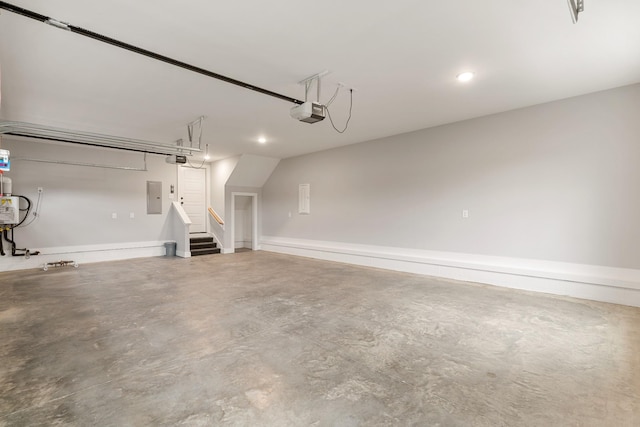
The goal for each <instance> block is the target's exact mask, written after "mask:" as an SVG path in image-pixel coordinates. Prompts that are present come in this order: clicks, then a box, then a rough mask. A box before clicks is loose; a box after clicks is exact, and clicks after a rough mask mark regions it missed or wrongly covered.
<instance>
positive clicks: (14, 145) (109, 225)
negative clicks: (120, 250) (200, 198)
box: [2, 137, 176, 248]
mask: <svg viewBox="0 0 640 427" xmlns="http://www.w3.org/2000/svg"><path fill="white" fill-rule="evenodd" d="M2 146H3V148H5V149H8V150H10V151H11V157H12V158H17V157H27V158H36V159H49V160H64V161H75V162H85V163H94V164H102V165H111V166H128V167H142V166H143V157H142V154H140V153H130V152H124V151H116V150H108V149H102V148H95V147H81V146H77V145H76V146H73V145H69V144H52V143H40V142H30V141H26V140H21V141H11V140H9V139H8V138H6V137H5V138H4V139H3V144H2ZM147 163H148V171H147V172H134V171H123V170H114V169H99V168H93V167H85V166H70V165H60V164H47V163H33V162H27V161H21V160H17V159H16V160H12V164H11V171H10V172H8V173H7V176H9V177H10V178H11V179H12V180H13V192H14V193H15V194H21V195H24V196H27V197H29V198H30V199H31V200H32V201H33V202H34V203H35V202H36V201H37V199H38V194H37V188H38V187H43V189H44V192H43V194H42V200H41V203H40V217H39V218H38V219H37V220H36V221H34V222H33V224H32V225H30V226H28V227H26V228H20V229H17V230H16V232H15V237H16V243H17V244H18V247H27V248H47V247H59V246H73V245H95V244H106V243H122V242H142V241H156V240H168V239H170V238H171V237H170V236H171V235H170V227H171V226H170V223H169V221H167V213H168V211H169V208H170V205H171V200H170V199H169V189H170V185H171V184H173V185H176V166H175V165H169V164H167V163H166V162H165V160H164V157H163V156H154V155H148V156H147ZM147 181H161V182H162V187H163V195H164V197H163V200H162V214H161V215H147V213H146V212H147V198H146V182H147ZM131 212H133V213H134V216H135V217H134V218H133V219H130V218H129V214H130V213H131ZM112 213H116V214H117V216H118V219H116V220H114V219H112V218H111V214H112Z"/></svg>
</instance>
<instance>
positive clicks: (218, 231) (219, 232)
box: [207, 207, 224, 253]
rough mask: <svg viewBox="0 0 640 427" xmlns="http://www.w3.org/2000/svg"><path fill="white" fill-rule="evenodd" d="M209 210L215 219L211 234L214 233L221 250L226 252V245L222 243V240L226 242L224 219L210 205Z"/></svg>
mask: <svg viewBox="0 0 640 427" xmlns="http://www.w3.org/2000/svg"><path fill="white" fill-rule="evenodd" d="M207 210H208V211H209V215H210V216H211V218H212V219H213V221H212V223H211V225H212V227H211V228H210V231H211V234H213V238H214V239H215V241H216V242H217V243H218V246H219V247H220V250H221V251H223V253H224V245H223V244H222V242H224V220H223V219H222V217H221V216H220V215H218V213H217V212H216V211H215V210H213V208H212V207H209V209H207Z"/></svg>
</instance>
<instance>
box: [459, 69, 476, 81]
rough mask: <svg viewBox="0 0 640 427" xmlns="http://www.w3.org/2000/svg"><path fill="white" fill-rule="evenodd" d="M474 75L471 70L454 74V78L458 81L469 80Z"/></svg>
mask: <svg viewBox="0 0 640 427" xmlns="http://www.w3.org/2000/svg"><path fill="white" fill-rule="evenodd" d="M474 76H475V73H472V72H471V71H465V72H464V73H460V74H458V75H457V76H456V79H458V81H459V82H468V81H469V80H471V79H473V77H474Z"/></svg>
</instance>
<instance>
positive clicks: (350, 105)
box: [325, 87, 353, 133]
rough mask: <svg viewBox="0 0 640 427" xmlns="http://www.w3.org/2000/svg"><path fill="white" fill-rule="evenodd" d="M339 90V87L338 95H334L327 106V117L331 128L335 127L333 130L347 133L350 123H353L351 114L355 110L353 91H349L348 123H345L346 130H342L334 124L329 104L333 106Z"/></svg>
mask: <svg viewBox="0 0 640 427" xmlns="http://www.w3.org/2000/svg"><path fill="white" fill-rule="evenodd" d="M338 90H340V87H338V89H336V93H335V94H334V95H333V97H332V98H331V100H330V101H329V102H328V103H327V105H326V106H325V108H326V110H327V115H328V116H329V121H330V122H331V126H332V127H333V129H335V131H336V132H338V133H345V132H346V130H347V128H348V127H349V122H350V121H351V112H352V110H353V89H349V98H350V101H349V117H348V118H347V123H345V125H344V129H342V130H340V129H338V128H337V127H336V125H335V124H334V123H333V118H332V117H331V111H329V104H331V103H332V102H333V101H334V99H335V98H336V96H337V95H338Z"/></svg>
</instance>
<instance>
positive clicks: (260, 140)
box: [258, 136, 267, 144]
mask: <svg viewBox="0 0 640 427" xmlns="http://www.w3.org/2000/svg"><path fill="white" fill-rule="evenodd" d="M258 142H259V143H260V144H264V143H266V142H267V138H265V137H264V136H261V137H260V138H258Z"/></svg>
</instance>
